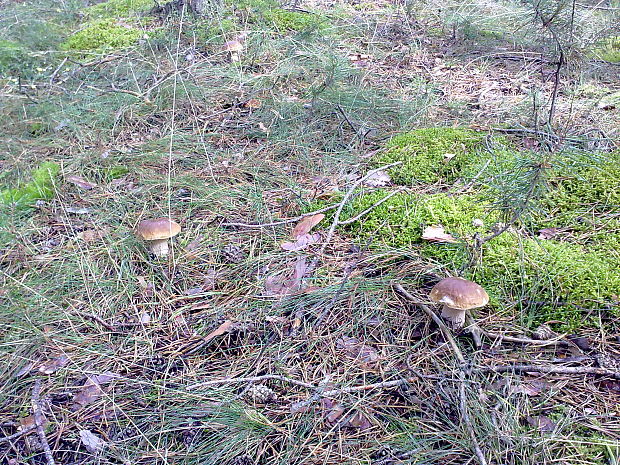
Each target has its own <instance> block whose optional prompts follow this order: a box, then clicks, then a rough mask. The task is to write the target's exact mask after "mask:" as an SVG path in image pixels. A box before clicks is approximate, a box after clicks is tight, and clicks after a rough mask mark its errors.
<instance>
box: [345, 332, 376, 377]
mask: <svg viewBox="0 0 620 465" xmlns="http://www.w3.org/2000/svg"><path fill="white" fill-rule="evenodd" d="M336 347H337V348H338V349H339V350H341V351H343V352H344V353H345V355H347V356H348V357H349V358H352V359H354V360H355V361H357V362H358V363H359V364H360V365H361V366H362V367H364V368H367V369H376V368H377V364H378V362H379V360H380V359H381V356H380V355H379V352H377V349H375V348H374V347H371V346H369V345H366V344H364V343H362V342H361V341H360V340H359V339H357V338H354V337H348V336H342V337H341V338H339V339H338V340H337V341H336Z"/></svg>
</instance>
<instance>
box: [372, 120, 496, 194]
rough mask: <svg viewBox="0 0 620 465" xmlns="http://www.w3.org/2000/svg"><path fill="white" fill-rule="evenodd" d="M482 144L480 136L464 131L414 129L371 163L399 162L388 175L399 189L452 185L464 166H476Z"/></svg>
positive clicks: (459, 129)
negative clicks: (412, 186) (433, 184)
mask: <svg viewBox="0 0 620 465" xmlns="http://www.w3.org/2000/svg"><path fill="white" fill-rule="evenodd" d="M483 140H484V135H483V134H481V133H478V132H476V131H473V130H471V129H465V128H425V129H416V130H415V131H411V132H407V133H404V134H399V135H397V136H395V137H394V138H392V140H390V142H389V143H388V145H387V148H386V150H385V151H384V152H382V153H381V154H379V155H378V156H377V157H376V158H375V160H374V163H375V164H376V165H377V166H380V165H387V164H389V163H394V162H397V161H400V162H402V164H401V165H399V166H397V167H394V168H393V169H391V170H390V171H389V174H390V176H391V178H392V180H393V181H394V182H395V183H397V184H401V185H414V184H422V183H435V182H437V181H445V182H453V181H454V180H455V179H457V178H458V177H460V176H462V173H463V168H464V167H465V166H468V165H471V164H474V163H476V161H477V159H478V158H479V156H478V154H477V153H476V152H477V150H478V149H480V148H481V145H482V142H483Z"/></svg>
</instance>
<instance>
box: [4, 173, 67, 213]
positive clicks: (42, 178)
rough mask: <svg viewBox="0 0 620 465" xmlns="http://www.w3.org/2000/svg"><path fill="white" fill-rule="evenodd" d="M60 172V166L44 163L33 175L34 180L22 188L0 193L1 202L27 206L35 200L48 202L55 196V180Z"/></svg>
mask: <svg viewBox="0 0 620 465" xmlns="http://www.w3.org/2000/svg"><path fill="white" fill-rule="evenodd" d="M59 172H60V166H58V164H56V163H52V162H44V163H42V164H41V166H39V168H37V169H36V170H34V171H33V172H32V173H31V177H32V180H31V181H30V182H28V183H26V184H24V185H22V186H20V187H16V188H12V189H6V190H3V191H1V192H0V201H1V202H2V203H3V204H5V205H10V204H17V205H19V206H26V205H29V204H31V203H33V202H34V201H35V200H39V199H42V200H47V199H51V198H52V197H53V196H54V179H55V178H56V176H58V173H59Z"/></svg>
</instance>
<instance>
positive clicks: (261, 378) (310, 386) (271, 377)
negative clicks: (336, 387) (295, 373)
mask: <svg viewBox="0 0 620 465" xmlns="http://www.w3.org/2000/svg"><path fill="white" fill-rule="evenodd" d="M266 380H275V381H282V382H283V383H289V384H294V385H296V386H302V387H305V388H308V389H317V387H316V386H315V385H314V384H310V383H306V382H304V381H299V380H296V379H293V378H288V377H286V376H282V375H273V374H267V375H260V376H249V377H245V378H223V379H214V380H211V381H205V382H203V383H198V384H192V385H191V386H188V389H195V388H198V387H201V388H202V387H208V386H219V385H222V384H239V383H257V382H260V381H266Z"/></svg>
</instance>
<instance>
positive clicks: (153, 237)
mask: <svg viewBox="0 0 620 465" xmlns="http://www.w3.org/2000/svg"><path fill="white" fill-rule="evenodd" d="M180 232H181V226H179V224H178V223H176V222H174V221H172V220H171V219H169V218H156V219H154V220H143V221H140V223H139V224H138V228H137V235H138V236H139V237H141V238H142V239H144V241H145V242H146V244H147V247H148V248H149V250H150V251H151V252H152V253H153V255H155V256H156V257H165V256H166V255H168V251H169V248H168V239H170V238H171V237H174V236H176V235H177V234H179V233H180Z"/></svg>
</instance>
